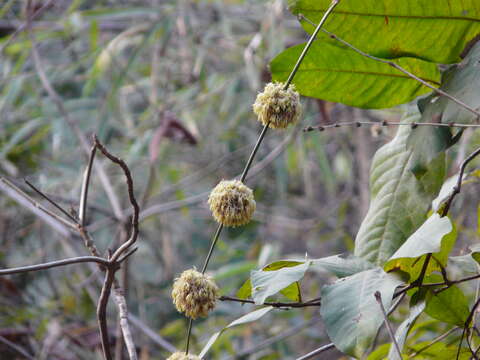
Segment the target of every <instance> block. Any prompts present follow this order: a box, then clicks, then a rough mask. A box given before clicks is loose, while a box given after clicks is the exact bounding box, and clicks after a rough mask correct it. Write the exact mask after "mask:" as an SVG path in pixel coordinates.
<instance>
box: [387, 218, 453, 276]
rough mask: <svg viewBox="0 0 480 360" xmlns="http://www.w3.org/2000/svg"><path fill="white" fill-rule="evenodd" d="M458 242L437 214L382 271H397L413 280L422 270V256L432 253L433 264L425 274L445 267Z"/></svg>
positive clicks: (429, 219)
mask: <svg viewBox="0 0 480 360" xmlns="http://www.w3.org/2000/svg"><path fill="white" fill-rule="evenodd" d="M456 238H457V231H456V229H455V227H454V226H453V224H452V223H451V221H450V219H449V218H448V217H440V215H438V214H437V213H435V214H433V215H432V216H430V217H429V218H428V219H427V221H425V222H424V223H423V224H422V225H421V226H420V227H419V228H418V229H417V230H416V231H415V232H414V233H413V234H412V235H410V237H409V238H408V239H407V240H406V241H405V242H404V243H403V245H402V246H401V247H400V248H399V249H398V250H397V251H396V252H395V254H393V255H392V256H391V257H390V259H388V261H387V262H386V264H385V265H384V269H385V271H387V272H388V271H392V270H399V271H402V272H405V273H407V274H409V276H410V280H415V279H416V278H417V276H418V275H419V274H420V271H421V269H422V267H423V263H424V261H423V260H424V256H423V255H426V254H428V253H431V254H432V256H433V258H434V261H432V262H431V263H429V264H428V267H427V270H426V274H427V275H428V274H430V273H431V272H432V271H433V270H437V269H439V266H442V267H444V266H446V265H447V261H448V256H449V254H450V251H451V250H452V248H453V246H454V245H455V240H456Z"/></svg>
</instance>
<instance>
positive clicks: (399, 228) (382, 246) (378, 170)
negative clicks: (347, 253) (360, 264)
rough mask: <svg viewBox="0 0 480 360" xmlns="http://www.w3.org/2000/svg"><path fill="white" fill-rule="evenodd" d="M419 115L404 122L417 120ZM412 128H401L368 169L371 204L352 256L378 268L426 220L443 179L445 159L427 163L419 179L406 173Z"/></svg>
mask: <svg viewBox="0 0 480 360" xmlns="http://www.w3.org/2000/svg"><path fill="white" fill-rule="evenodd" d="M419 118H420V114H419V113H418V112H416V113H413V114H409V115H408V114H407V116H406V117H405V119H404V120H403V121H406V122H408V121H418V120H419ZM411 131H412V129H411V128H410V127H408V126H404V127H401V128H400V129H399V130H398V132H397V135H396V136H395V138H394V139H392V141H390V142H389V143H388V144H386V145H384V146H383V147H382V148H380V149H379V150H378V151H377V153H376V154H375V156H374V158H373V162H372V168H371V170H370V192H371V201H370V207H369V209H368V213H367V215H366V217H365V219H364V220H363V222H362V224H361V226H360V229H359V231H358V234H357V237H356V240H355V252H354V253H355V255H356V256H360V257H363V258H364V259H366V260H368V261H370V262H373V263H375V264H377V265H383V263H384V262H385V261H386V260H387V259H388V258H390V256H392V255H393V254H394V253H395V251H397V250H398V248H400V246H401V245H402V244H403V243H404V242H405V240H406V239H407V238H408V237H409V236H410V235H411V234H412V233H413V232H415V230H416V229H418V228H419V227H420V225H422V224H423V222H424V221H425V220H426V218H427V211H428V209H429V207H430V204H431V202H432V200H433V199H434V198H435V197H436V195H437V193H438V191H439V189H440V187H441V185H442V183H443V179H444V174H445V159H444V157H443V156H442V155H441V156H440V157H439V158H437V159H436V160H435V161H433V162H431V163H430V165H429V166H430V168H431V170H432V171H428V172H426V173H425V175H424V176H422V177H420V178H419V179H417V178H415V176H414V175H413V173H412V172H411V171H410V170H409V168H410V163H411V159H412V150H411V149H407V147H406V141H407V138H408V136H409V134H410V132H411Z"/></svg>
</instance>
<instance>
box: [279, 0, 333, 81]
mask: <svg viewBox="0 0 480 360" xmlns="http://www.w3.org/2000/svg"><path fill="white" fill-rule="evenodd" d="M339 3H340V0H333V1H332V3H331V4H330V6H329V7H328V9H327V11H325V14H323V17H322V20H320V22H319V23H318V25H317V27H316V28H315V31H314V32H313V34H312V36H310V39H309V40H308V42H307V45H305V47H304V48H303V51H302V53H301V54H300V56H299V57H298V60H297V63H296V64H295V66H294V67H293V70H292V72H291V73H290V75H289V76H288V79H287V81H286V82H285V87H284V89H285V90H287V89H288V87H289V86H290V83H291V82H292V80H293V78H294V77H295V74H296V73H297V71H298V69H299V67H300V64H301V63H302V61H303V59H304V58H305V56H306V55H307V52H308V50H309V49H310V46H312V43H313V41H314V40H315V38H316V37H317V35H318V33H319V32H320V30H321V29H322V27H323V24H325V21H327V19H328V17H329V16H330V14H331V13H332V11H333V9H335V7H336V6H337V5H338V4H339Z"/></svg>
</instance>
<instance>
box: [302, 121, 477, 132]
mask: <svg viewBox="0 0 480 360" xmlns="http://www.w3.org/2000/svg"><path fill="white" fill-rule="evenodd" d="M362 125H367V126H410V127H411V128H416V127H417V126H435V127H448V128H461V129H466V128H480V124H462V123H455V122H451V123H436V122H413V123H412V122H402V121H386V120H385V121H340V122H336V123H333V124H328V125H316V126H307V127H306V128H304V129H303V131H304V132H310V131H314V130H318V131H324V130H327V129H332V128H339V127H348V126H351V127H357V128H358V127H361V126H362Z"/></svg>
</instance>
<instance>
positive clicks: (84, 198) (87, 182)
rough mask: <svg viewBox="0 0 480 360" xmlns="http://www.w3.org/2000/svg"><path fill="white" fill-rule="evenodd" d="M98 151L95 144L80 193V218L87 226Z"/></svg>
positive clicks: (81, 222) (82, 223) (83, 224)
mask: <svg viewBox="0 0 480 360" xmlns="http://www.w3.org/2000/svg"><path fill="white" fill-rule="evenodd" d="M96 151H97V146H96V145H95V144H93V146H92V150H90V156H89V158H88V164H87V168H86V169H85V173H84V175H83V183H82V192H81V193H80V210H79V212H78V218H79V219H80V224H81V225H82V226H85V220H86V217H87V215H86V213H87V198H88V189H89V188H90V175H91V174H92V166H93V160H94V159H95V152H96Z"/></svg>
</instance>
